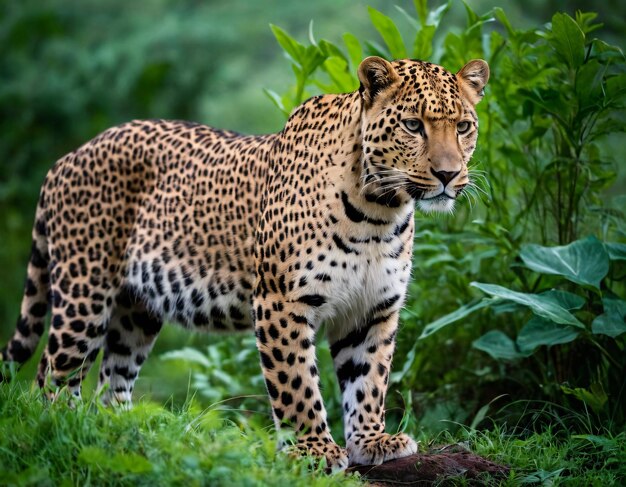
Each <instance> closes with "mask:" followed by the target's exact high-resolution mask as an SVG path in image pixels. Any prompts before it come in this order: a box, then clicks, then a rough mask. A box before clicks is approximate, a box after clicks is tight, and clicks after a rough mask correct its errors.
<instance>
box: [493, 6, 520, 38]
mask: <svg viewBox="0 0 626 487" xmlns="http://www.w3.org/2000/svg"><path fill="white" fill-rule="evenodd" d="M493 14H494V15H495V17H496V19H498V21H499V22H500V23H501V24H502V25H503V26H504V28H505V29H506V31H507V33H508V34H509V36H512V35H513V34H514V33H515V29H514V28H513V26H512V25H511V22H510V21H509V19H508V18H507V16H506V14H505V13H504V10H502V9H501V8H500V7H495V8H494V9H493Z"/></svg>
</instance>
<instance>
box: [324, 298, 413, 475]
mask: <svg viewBox="0 0 626 487" xmlns="http://www.w3.org/2000/svg"><path fill="white" fill-rule="evenodd" d="M383 304H384V302H383ZM381 308H384V306H381V305H378V306H377V307H376V308H375V309H376V312H375V313H371V314H370V318H368V320H367V321H366V322H365V323H363V324H362V325H361V326H359V327H357V328H355V329H353V330H351V331H350V332H348V333H347V334H343V335H339V336H337V335H338V333H337V332H338V330H332V329H331V330H329V340H330V343H331V348H330V350H331V354H332V356H333V361H334V365H335V370H336V372H337V377H338V379H339V385H340V387H341V391H342V395H343V414H344V430H345V437H346V446H347V450H348V456H349V459H350V464H351V465H352V464H358V465H379V464H381V463H383V462H386V461H388V460H393V459H394V458H402V457H406V456H408V455H411V454H413V453H416V452H417V444H416V443H415V441H413V440H412V439H411V438H410V437H409V436H407V435H405V434H403V433H398V434H393V435H392V434H389V433H385V395H386V392H387V384H388V381H389V371H390V367H391V359H392V356H393V351H394V347H395V336H396V331H397V328H398V311H393V312H389V311H388V310H387V311H386V312H385V311H383V312H380V309H381Z"/></svg>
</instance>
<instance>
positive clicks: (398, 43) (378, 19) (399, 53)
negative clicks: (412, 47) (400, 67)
mask: <svg viewBox="0 0 626 487" xmlns="http://www.w3.org/2000/svg"><path fill="white" fill-rule="evenodd" d="M367 10H368V12H369V14H370V19H371V20H372V24H374V27H375V28H376V30H377V31H378V33H379V34H380V35H381V37H382V38H383V40H384V41H385V44H387V48H388V49H389V52H390V54H391V56H392V57H393V58H394V59H403V58H406V57H407V53H406V48H405V47H404V41H403V40H402V36H401V35H400V31H399V30H398V27H396V24H394V22H393V20H391V19H390V18H389V17H387V16H386V15H385V14H382V13H381V12H379V11H378V10H376V9H375V8H372V7H367Z"/></svg>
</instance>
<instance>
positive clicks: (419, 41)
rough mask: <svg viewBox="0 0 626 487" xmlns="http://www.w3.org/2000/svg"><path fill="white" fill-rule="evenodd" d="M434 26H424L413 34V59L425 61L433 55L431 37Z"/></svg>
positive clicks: (433, 32) (433, 34)
mask: <svg viewBox="0 0 626 487" xmlns="http://www.w3.org/2000/svg"><path fill="white" fill-rule="evenodd" d="M436 29H437V28H436V27H435V26H434V25H426V26H424V27H422V28H421V29H420V30H419V31H418V32H417V34H415V41H414V42H413V57H414V58H415V59H422V60H424V61H427V60H428V59H429V58H430V56H431V55H432V53H433V37H434V36H435V30H436Z"/></svg>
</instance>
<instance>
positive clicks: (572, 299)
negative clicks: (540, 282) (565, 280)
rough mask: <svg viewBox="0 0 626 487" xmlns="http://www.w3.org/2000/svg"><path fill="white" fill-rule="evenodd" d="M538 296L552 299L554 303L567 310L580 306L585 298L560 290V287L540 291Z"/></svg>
mask: <svg viewBox="0 0 626 487" xmlns="http://www.w3.org/2000/svg"><path fill="white" fill-rule="evenodd" d="M540 296H543V297H544V298H548V299H550V300H552V301H553V302H554V303H556V304H558V305H559V306H562V307H563V308H565V309H566V310H569V311H571V310H573V309H580V308H582V307H583V306H584V304H585V302H586V301H585V298H583V297H581V296H579V295H578V294H574V293H570V292H568V291H561V290H560V289H550V290H549V291H546V292H544V293H541V294H540Z"/></svg>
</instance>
